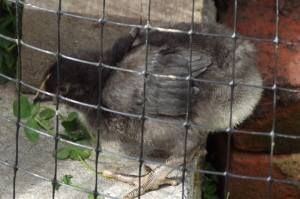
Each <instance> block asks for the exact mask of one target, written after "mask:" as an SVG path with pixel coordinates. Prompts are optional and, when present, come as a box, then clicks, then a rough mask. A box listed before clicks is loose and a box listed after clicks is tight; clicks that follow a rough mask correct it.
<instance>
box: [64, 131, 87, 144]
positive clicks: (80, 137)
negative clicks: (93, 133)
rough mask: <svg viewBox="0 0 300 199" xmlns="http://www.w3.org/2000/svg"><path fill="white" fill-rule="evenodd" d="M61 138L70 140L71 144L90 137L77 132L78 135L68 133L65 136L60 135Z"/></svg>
mask: <svg viewBox="0 0 300 199" xmlns="http://www.w3.org/2000/svg"><path fill="white" fill-rule="evenodd" d="M60 136H61V137H63V138H65V139H68V140H71V141H73V142H77V141H80V140H85V139H90V136H89V135H87V134H85V133H83V132H78V133H68V134H67V135H66V134H60Z"/></svg>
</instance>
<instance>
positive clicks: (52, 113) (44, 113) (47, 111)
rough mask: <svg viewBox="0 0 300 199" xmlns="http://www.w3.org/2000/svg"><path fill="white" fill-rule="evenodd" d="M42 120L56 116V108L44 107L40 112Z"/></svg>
mask: <svg viewBox="0 0 300 199" xmlns="http://www.w3.org/2000/svg"><path fill="white" fill-rule="evenodd" d="M39 116H40V118H41V119H42V120H47V119H50V118H52V117H54V116H55V110H52V109H48V108H47V109H44V110H42V111H41V112H40V114H39Z"/></svg>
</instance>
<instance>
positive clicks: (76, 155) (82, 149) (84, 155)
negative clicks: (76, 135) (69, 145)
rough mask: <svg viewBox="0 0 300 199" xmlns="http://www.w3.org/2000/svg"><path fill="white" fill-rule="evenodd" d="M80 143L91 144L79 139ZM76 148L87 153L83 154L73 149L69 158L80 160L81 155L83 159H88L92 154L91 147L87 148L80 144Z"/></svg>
mask: <svg viewBox="0 0 300 199" xmlns="http://www.w3.org/2000/svg"><path fill="white" fill-rule="evenodd" d="M76 143H78V144H82V145H85V146H90V144H89V143H88V142H87V141H78V142H76ZM75 148H76V149H78V150H80V151H82V152H84V153H85V154H81V153H78V152H76V151H72V152H71V154H70V156H69V158H71V159H73V160H78V161H80V159H79V157H78V155H79V156H80V157H81V159H83V160H85V159H87V158H88V157H90V156H91V150H90V149H85V148H83V147H80V146H75Z"/></svg>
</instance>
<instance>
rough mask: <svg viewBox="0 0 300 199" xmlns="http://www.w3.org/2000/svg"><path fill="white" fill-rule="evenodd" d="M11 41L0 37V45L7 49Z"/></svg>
mask: <svg viewBox="0 0 300 199" xmlns="http://www.w3.org/2000/svg"><path fill="white" fill-rule="evenodd" d="M12 43H13V42H11V41H9V40H6V39H4V38H2V37H0V47H2V48H4V49H7V48H8V47H9V46H10V45H11V44H12Z"/></svg>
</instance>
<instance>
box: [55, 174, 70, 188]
mask: <svg viewBox="0 0 300 199" xmlns="http://www.w3.org/2000/svg"><path fill="white" fill-rule="evenodd" d="M72 177H73V176H71V175H65V176H64V177H63V178H62V179H61V182H62V183H64V184H68V185H72V182H71V178H72ZM60 186H61V185H60V184H57V185H56V186H55V189H56V190H58V189H59V187H60Z"/></svg>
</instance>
